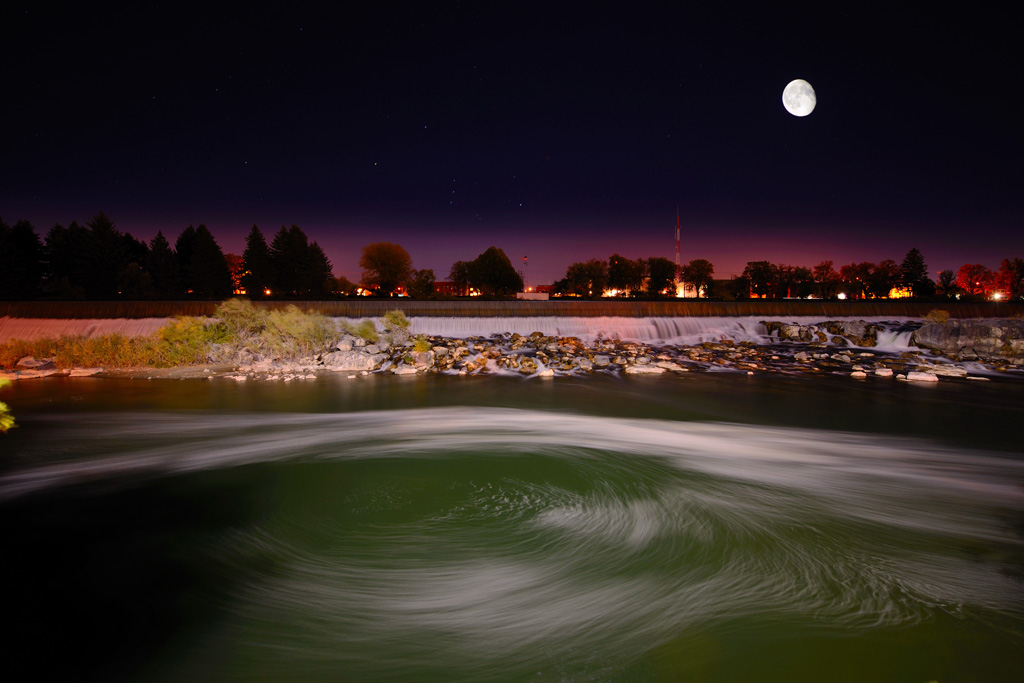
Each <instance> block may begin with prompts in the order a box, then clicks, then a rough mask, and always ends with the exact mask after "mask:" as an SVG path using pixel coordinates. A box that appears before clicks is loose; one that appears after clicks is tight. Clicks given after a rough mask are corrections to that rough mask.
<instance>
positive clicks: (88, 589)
mask: <svg viewBox="0 0 1024 683" xmlns="http://www.w3.org/2000/svg"><path fill="white" fill-rule="evenodd" d="M1022 388H1024V387H1022V386H1021V384H1020V383H1019V382H1014V381H999V380H998V378H997V379H996V380H995V381H992V382H988V383H984V382H967V381H962V382H957V381H950V382H942V383H940V384H939V385H930V386H921V385H911V384H907V383H898V382H895V381H875V380H874V379H873V378H872V380H870V381H866V382H856V381H853V380H850V379H848V378H819V379H816V380H813V381H811V380H807V379H803V378H788V377H771V378H759V377H748V376H745V375H738V374H736V375H728V374H721V375H692V376H683V377H660V378H653V377H643V378H635V379H634V378H622V377H619V378H616V377H595V378H588V379H581V380H575V379H568V378H558V379H555V380H551V381H546V380H538V379H533V380H528V381H527V380H521V379H518V378H506V377H489V378H473V377H461V378H460V377H427V378H424V377H389V376H370V377H364V378H359V379H355V380H348V379H346V378H344V377H339V376H332V377H328V378H323V379H320V380H317V381H315V382H312V381H311V382H292V383H288V384H283V383H254V382H250V383H243V384H235V383H233V382H230V381H228V380H211V381H202V380H196V381H146V380H123V381H122V380H103V379H90V378H87V379H82V380H75V381H71V380H63V381H62V380H57V381H53V382H50V381H48V380H47V381H45V382H44V381H38V382H35V383H31V382H23V383H21V384H19V385H17V386H16V387H14V389H13V390H12V391H8V392H6V393H5V395H4V400H5V401H6V402H7V403H9V404H10V405H11V406H12V408H13V409H14V410H15V412H16V415H17V417H18V419H19V423H20V427H19V428H18V429H17V430H15V431H13V432H11V433H10V434H8V435H6V436H4V437H2V440H0V447H2V448H3V460H4V463H3V470H2V473H0V514H2V520H3V524H4V528H5V534H4V537H5V541H6V542H5V547H6V549H7V552H6V553H5V565H6V567H5V568H6V569H7V574H8V577H9V578H8V581H9V586H11V587H12V590H11V591H10V593H11V597H10V599H9V605H8V610H7V613H8V620H7V621H8V623H9V624H14V625H16V627H17V628H16V631H17V635H16V636H15V637H14V638H13V639H9V640H8V642H7V643H6V647H5V649H6V651H7V654H6V655H5V659H6V660H7V668H8V670H9V671H11V672H12V673H13V674H14V678H12V680H14V679H18V680H22V679H27V678H31V679H44V678H57V679H87V680H113V679H129V680H246V681H250V680H257V681H259V680H266V681H305V680H346V681H363V680H368V681H372V680H380V681H393V680H400V681H425V680H426V681H430V680H436V681H453V680H465V681H477V680H481V681H486V680H493V681H520V680H539V681H584V680H586V681H605V680H610V681H745V680H756V681H775V680H778V681H818V680H831V681H866V680H870V681H890V680H891V681H922V682H923V681H932V680H935V681H998V680H1016V679H1017V678H1018V677H1019V672H1020V671H1021V663H1022V658H1021V656H1020V654H1019V653H1020V652H1021V651H1022V647H1024V591H1022V580H1024V489H1022V482H1024V464H1022V458H1021V454H1022V452H1024V449H1022V446H1021V444H1020V441H1019V438H1018V434H1019V427H1018V421H1019V418H1020V415H1022V414H1024V391H1022Z"/></svg>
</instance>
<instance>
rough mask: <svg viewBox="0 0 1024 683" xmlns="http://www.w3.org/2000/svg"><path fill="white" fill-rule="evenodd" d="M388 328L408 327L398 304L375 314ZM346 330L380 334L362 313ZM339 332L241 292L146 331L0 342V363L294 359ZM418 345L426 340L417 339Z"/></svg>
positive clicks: (117, 364)
mask: <svg viewBox="0 0 1024 683" xmlns="http://www.w3.org/2000/svg"><path fill="white" fill-rule="evenodd" d="M379 322H380V323H381V324H382V325H383V326H384V329H385V331H389V330H390V334H391V335H398V334H406V335H407V330H408V327H409V320H408V319H407V318H406V317H405V314H404V313H402V312H401V311H388V312H387V313H386V314H385V315H384V316H383V318H382V319H381V320H380V321H379ZM345 331H347V332H350V333H352V334H355V335H357V336H359V337H362V338H363V339H365V340H366V341H368V342H370V343H374V342H377V341H378V340H379V338H380V332H379V331H378V329H377V322H376V321H374V320H370V319H367V320H363V321H361V322H359V323H357V324H356V325H349V324H346V325H345ZM337 337H338V328H337V326H336V325H335V323H334V320H333V319H332V318H329V317H327V316H325V315H323V314H322V313H312V312H311V313H304V312H303V311H301V310H300V309H299V308H297V307H296V306H287V307H286V308H284V309H282V310H271V311H268V310H265V309H262V308H257V307H255V306H253V305H252V303H251V302H249V301H246V300H244V299H231V300H229V301H225V302H224V303H222V304H220V305H219V306H218V307H217V310H216V312H215V317H213V318H198V317H189V316H185V317H179V318H175V319H173V320H172V321H170V322H169V323H167V324H166V325H165V326H163V327H161V328H160V329H159V330H158V331H157V332H156V334H154V335H152V336H149V337H125V336H123V335H120V334H110V335H104V336H101V337H81V336H77V337H75V336H63V337H59V338H57V339H37V340H31V341H26V340H20V339H13V340H11V341H9V342H7V343H5V344H0V367H4V368H13V367H14V365H15V363H17V362H18V360H19V359H21V358H24V357H25V356H35V357H36V358H52V359H53V362H54V364H55V365H56V366H57V367H58V368H71V367H104V368H132V367H157V368H165V367H174V366H179V365H197V364H201V363H205V362H207V361H208V360H209V359H210V357H211V354H214V345H218V346H219V349H218V350H216V353H215V356H216V357H217V358H219V359H223V360H230V359H232V358H236V357H237V354H238V353H239V352H241V351H243V350H245V351H250V352H253V353H257V354H261V355H264V356H269V357H272V358H275V359H279V360H296V359H299V358H303V357H309V356H312V355H315V354H317V353H320V352H322V351H325V350H327V349H328V348H329V347H330V345H331V343H332V342H334V341H336V340H337ZM419 346H421V347H422V346H426V347H427V348H429V344H428V342H427V341H426V340H425V339H422V340H419Z"/></svg>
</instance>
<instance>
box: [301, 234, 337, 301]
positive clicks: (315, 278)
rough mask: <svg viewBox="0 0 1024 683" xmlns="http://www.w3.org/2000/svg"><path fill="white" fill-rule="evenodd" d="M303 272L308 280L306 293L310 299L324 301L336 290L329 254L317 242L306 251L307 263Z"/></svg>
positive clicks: (311, 243)
mask: <svg viewBox="0 0 1024 683" xmlns="http://www.w3.org/2000/svg"><path fill="white" fill-rule="evenodd" d="M303 272H304V274H305V280H306V282H305V288H306V292H307V293H308V294H309V296H310V298H313V299H322V298H324V297H326V296H327V295H328V294H330V293H331V292H332V290H333V289H334V286H335V281H334V272H333V266H331V261H330V259H328V258H327V254H325V253H324V250H323V249H321V248H320V245H319V244H317V243H316V242H310V244H309V247H308V248H307V249H306V263H305V266H304V268H303Z"/></svg>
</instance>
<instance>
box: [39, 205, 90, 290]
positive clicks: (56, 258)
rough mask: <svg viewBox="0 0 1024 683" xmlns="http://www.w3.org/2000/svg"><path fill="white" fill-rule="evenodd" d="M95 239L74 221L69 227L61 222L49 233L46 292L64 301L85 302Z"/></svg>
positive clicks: (46, 241)
mask: <svg viewBox="0 0 1024 683" xmlns="http://www.w3.org/2000/svg"><path fill="white" fill-rule="evenodd" d="M91 241H92V236H91V235H90V233H89V230H88V229H86V228H84V227H82V226H81V225H79V224H78V223H76V222H75V221H71V223H70V224H69V225H68V227H66V228H65V227H64V226H63V225H60V224H59V223H58V224H56V225H54V226H53V227H52V228H50V231H49V232H48V233H46V238H45V239H44V242H45V245H46V246H45V254H46V264H45V270H46V283H45V285H44V289H45V290H46V292H47V293H48V294H49V295H51V296H55V297H57V298H61V299H84V298H85V297H86V281H87V280H88V278H89V271H90V269H91V268H92V267H93V266H92V264H91V263H90V262H89V253H90V251H91Z"/></svg>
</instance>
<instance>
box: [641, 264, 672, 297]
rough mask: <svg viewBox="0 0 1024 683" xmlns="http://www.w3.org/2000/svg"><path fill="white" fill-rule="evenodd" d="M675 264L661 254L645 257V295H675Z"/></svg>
mask: <svg viewBox="0 0 1024 683" xmlns="http://www.w3.org/2000/svg"><path fill="white" fill-rule="evenodd" d="M675 282H676V264H675V263H673V262H672V261H670V260H669V259H667V258H664V257H661V256H652V257H651V258H649V259H647V295H648V296H656V297H660V296H675V294H676V291H675Z"/></svg>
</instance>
